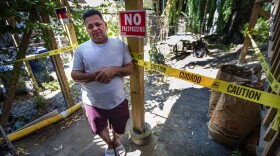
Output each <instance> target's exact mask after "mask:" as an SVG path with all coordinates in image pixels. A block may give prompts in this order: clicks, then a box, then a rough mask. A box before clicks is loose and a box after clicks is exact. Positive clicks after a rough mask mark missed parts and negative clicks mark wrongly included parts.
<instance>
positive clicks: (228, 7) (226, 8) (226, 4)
mask: <svg viewBox="0 0 280 156" xmlns="http://www.w3.org/2000/svg"><path fill="white" fill-rule="evenodd" d="M232 4H233V0H220V1H218V3H217V11H218V14H219V16H218V20H217V33H219V34H222V33H223V32H224V28H225V26H226V23H227V22H228V20H229V18H230V15H231V11H232Z"/></svg>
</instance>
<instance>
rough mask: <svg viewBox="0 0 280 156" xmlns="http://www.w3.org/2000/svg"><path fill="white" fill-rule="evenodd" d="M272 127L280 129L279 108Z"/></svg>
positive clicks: (276, 129)
mask: <svg viewBox="0 0 280 156" xmlns="http://www.w3.org/2000/svg"><path fill="white" fill-rule="evenodd" d="M271 128H272V129H273V130H275V131H278V130H280V110H279V109H278V112H277V114H276V116H275V120H274V122H273V124H272V126H271Z"/></svg>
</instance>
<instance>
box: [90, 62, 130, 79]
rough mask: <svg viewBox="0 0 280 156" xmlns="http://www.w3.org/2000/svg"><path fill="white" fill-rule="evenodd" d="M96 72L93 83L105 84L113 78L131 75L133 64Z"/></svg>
mask: <svg viewBox="0 0 280 156" xmlns="http://www.w3.org/2000/svg"><path fill="white" fill-rule="evenodd" d="M98 72H99V73H98V74H97V76H96V77H95V81H99V82H105V81H106V80H108V79H112V78H113V77H114V76H121V77H124V76H128V75H131V74H132V73H133V62H132V61H131V62H129V63H128V64H126V65H124V66H122V67H107V68H102V69H100V70H99V71H98Z"/></svg>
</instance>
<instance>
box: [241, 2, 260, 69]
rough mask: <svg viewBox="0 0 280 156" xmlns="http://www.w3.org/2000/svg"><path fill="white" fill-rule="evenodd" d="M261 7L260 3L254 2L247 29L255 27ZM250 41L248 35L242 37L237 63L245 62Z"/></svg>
mask: <svg viewBox="0 0 280 156" xmlns="http://www.w3.org/2000/svg"><path fill="white" fill-rule="evenodd" d="M261 8H262V4H261V3H254V7H253V10H252V14H251V17H250V22H249V26H248V30H249V31H250V30H252V29H253V28H254V27H255V25H256V23H257V19H258V17H259V12H260V9H261ZM250 43H251V40H250V38H249V36H246V37H245V39H244V42H243V48H242V49H241V52H240V56H239V60H238V64H243V63H244V62H245V57H246V55H247V52H248V47H249V44H250Z"/></svg>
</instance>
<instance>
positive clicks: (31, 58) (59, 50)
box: [15, 45, 78, 62]
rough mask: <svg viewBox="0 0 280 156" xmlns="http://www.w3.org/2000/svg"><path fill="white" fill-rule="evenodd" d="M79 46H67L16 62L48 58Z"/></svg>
mask: <svg viewBox="0 0 280 156" xmlns="http://www.w3.org/2000/svg"><path fill="white" fill-rule="evenodd" d="M77 46H78V45H73V46H67V47H63V48H59V49H56V50H51V51H48V52H44V53H41V54H36V55H32V56H30V57H27V58H23V59H19V60H16V61H15V62H20V61H28V60H33V59H38V58H43V57H47V56H52V55H57V54H60V53H64V52H66V51H69V50H72V49H75V48H76V47H77Z"/></svg>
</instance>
